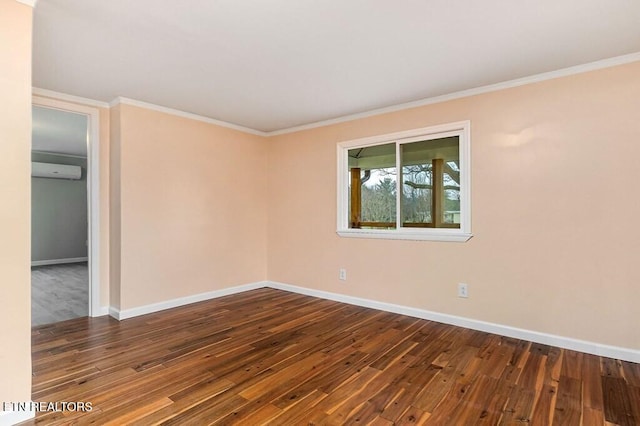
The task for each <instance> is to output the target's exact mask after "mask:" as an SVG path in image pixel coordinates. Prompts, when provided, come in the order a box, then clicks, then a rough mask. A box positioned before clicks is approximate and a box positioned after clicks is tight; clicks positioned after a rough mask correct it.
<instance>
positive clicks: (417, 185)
mask: <svg viewBox="0 0 640 426" xmlns="http://www.w3.org/2000/svg"><path fill="white" fill-rule="evenodd" d="M469 128H470V123H469V122H468V121H465V122H460V123H452V124H446V125H442V126H435V127H428V128H424V129H416V130H410V131H406V132H400V133H394V134H390V135H383V136H376V137H372V138H365V139H358V140H354V141H348V142H342V143H340V144H338V234H339V235H341V236H343V237H361V238H387V239H409V240H434V241H467V240H468V239H469V238H471V217H470V213H471V208H470V207H471V206H470V205H469V203H470V199H471V197H470V193H469V190H470V181H469V178H470V173H469V171H470V168H469V145H470V143H469V142H470V141H469V134H470V129H469Z"/></svg>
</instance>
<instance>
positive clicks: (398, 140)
mask: <svg viewBox="0 0 640 426" xmlns="http://www.w3.org/2000/svg"><path fill="white" fill-rule="evenodd" d="M450 136H458V137H459V139H458V141H459V142H458V143H459V148H460V159H459V160H460V165H459V167H460V228H404V227H402V226H401V225H402V224H401V223H397V228H396V229H354V228H349V182H350V179H349V159H348V152H349V150H350V149H354V148H364V147H368V146H374V145H383V144H389V143H395V144H396V167H397V169H398V170H400V164H399V162H400V155H399V150H400V146H401V145H402V144H405V143H411V142H416V141H423V140H430V139H440V138H444V137H450ZM337 151H338V218H337V219H338V221H337V233H338V235H340V236H341V237H352V238H381V239H388V240H422V241H455V242H465V241H468V240H469V238H471V237H472V236H473V234H472V233H471V122H470V121H468V120H467V121H459V122H455V123H448V124H442V125H437V126H430V127H424V128H420V129H413V130H407V131H403V132H397V133H390V134H385V135H379V136H373V137H367V138H362V139H355V140H350V141H344V142H340V143H338V146H337ZM396 185H397V191H396V192H397V194H401V190H402V188H401V185H402V182H400V179H397V181H396ZM396 202H397V203H400V197H399V196H397V197H396ZM397 211H398V212H399V211H400V210H397ZM396 221H397V222H399V221H400V219H399V218H398V217H396Z"/></svg>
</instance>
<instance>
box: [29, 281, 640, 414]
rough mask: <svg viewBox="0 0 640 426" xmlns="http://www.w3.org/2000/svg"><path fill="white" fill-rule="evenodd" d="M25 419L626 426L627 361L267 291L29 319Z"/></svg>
mask: <svg viewBox="0 0 640 426" xmlns="http://www.w3.org/2000/svg"><path fill="white" fill-rule="evenodd" d="M33 400H34V401H45V402H55V401H84V402H91V403H92V406H93V410H92V411H91V412H88V413H84V412H75V411H62V412H49V413H44V412H43V413H38V415H37V417H36V419H35V420H31V421H29V422H25V423H24V424H26V425H31V424H47V425H49V424H52V425H53V424H97V425H124V424H127V425H129V424H131V425H155V424H164V425H191V424H192V425H206V424H221V425H223V424H240V425H259V424H270V425H303V424H304V425H306V424H309V425H324V424H327V425H342V424H358V425H393V424H397V425H404V424H433V425H476V424H477V425H498V424H500V425H522V424H532V425H550V424H556V425H612V424H617V425H638V424H640V365H639V364H633V363H629V362H623V361H618V360H614V359H609V358H601V357H597V356H593V355H587V354H583V353H578V352H573V351H568V350H563V349H559V348H556V347H550V346H545V345H540V344H534V343H530V342H526V341H522V340H516V339H511V338H506V337H500V336H497V335H492V334H487V333H482V332H478V331H473V330H468V329H464V328H459V327H453V326H447V325H443V324H439V323H435V322H430V321H425V320H420V319H416V318H411V317H407V316H402V315H396V314H391V313H386V312H381V311H376V310H373V309H366V308H361V307H357V306H351V305H347V304H342V303H338V302H332V301H328V300H322V299H316V298H313V297H308V296H302V295H298V294H293V293H288V292H284V291H279V290H273V289H258V290H254V291H249V292H245V293H241V294H236V295H232V296H227V297H223V298H220V299H216V300H212V301H207V302H202V303H197V304H193V305H189V306H185V307H181V308H176V309H172V310H167V311H163V312H158V313H155V314H150V315H146V316H142V317H137V318H132V319H129V320H125V321H122V322H118V321H116V320H114V319H111V318H108V317H101V318H80V319H75V320H69V321H66V322H62V323H57V324H53V325H50V326H40V327H34V328H33Z"/></svg>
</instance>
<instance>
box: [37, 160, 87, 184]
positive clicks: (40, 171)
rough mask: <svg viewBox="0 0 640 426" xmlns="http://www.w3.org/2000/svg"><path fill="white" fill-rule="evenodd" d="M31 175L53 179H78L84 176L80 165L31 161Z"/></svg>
mask: <svg viewBox="0 0 640 426" xmlns="http://www.w3.org/2000/svg"><path fill="white" fill-rule="evenodd" d="M31 176H33V177H41V178H51V179H71V180H78V179H80V178H81V177H82V168H81V167H80V166H69V165H67V164H51V163H36V162H32V163H31Z"/></svg>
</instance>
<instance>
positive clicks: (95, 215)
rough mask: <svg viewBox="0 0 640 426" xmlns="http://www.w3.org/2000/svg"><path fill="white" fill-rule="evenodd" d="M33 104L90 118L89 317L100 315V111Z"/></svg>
mask: <svg viewBox="0 0 640 426" xmlns="http://www.w3.org/2000/svg"><path fill="white" fill-rule="evenodd" d="M32 104H33V105H38V106H43V107H47V108H53V109H58V110H61V111H70V112H73V113H76V114H84V115H86V116H87V126H88V128H87V198H88V200H89V201H88V202H87V210H88V212H87V213H88V218H89V224H88V226H89V230H88V245H89V253H88V254H89V256H88V257H89V260H88V262H89V316H96V315H97V314H98V313H99V312H100V308H101V304H100V111H98V109H96V108H95V107H91V106H85V105H78V104H75V103H69V102H68V101H61V100H57V99H49V98H42V97H39V96H32Z"/></svg>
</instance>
